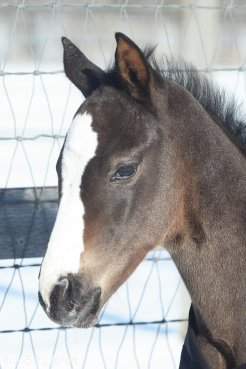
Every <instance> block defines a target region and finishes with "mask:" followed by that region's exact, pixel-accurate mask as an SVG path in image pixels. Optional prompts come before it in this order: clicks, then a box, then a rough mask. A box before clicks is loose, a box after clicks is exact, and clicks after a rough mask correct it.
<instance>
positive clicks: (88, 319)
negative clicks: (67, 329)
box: [72, 288, 101, 328]
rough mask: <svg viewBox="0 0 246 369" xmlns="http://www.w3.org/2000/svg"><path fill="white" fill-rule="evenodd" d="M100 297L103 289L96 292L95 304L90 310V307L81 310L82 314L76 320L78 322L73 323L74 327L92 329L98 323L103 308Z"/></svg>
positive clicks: (93, 303)
mask: <svg viewBox="0 0 246 369" xmlns="http://www.w3.org/2000/svg"><path fill="white" fill-rule="evenodd" d="M100 296H101V288H97V289H96V290H95V291H94V297H93V302H92V304H91V306H90V308H89V309H88V307H85V308H83V307H82V310H80V314H78V315H79V316H78V318H77V319H76V321H74V322H73V323H72V325H73V326H74V327H77V328H90V327H93V326H94V325H95V324H96V323H97V321H98V315H99V312H100V306H101V303H100ZM85 309H86V312H85Z"/></svg>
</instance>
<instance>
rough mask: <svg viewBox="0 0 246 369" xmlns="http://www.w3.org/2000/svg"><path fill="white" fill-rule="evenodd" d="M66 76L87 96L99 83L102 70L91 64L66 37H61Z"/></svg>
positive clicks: (101, 78) (101, 77)
mask: <svg viewBox="0 0 246 369" xmlns="http://www.w3.org/2000/svg"><path fill="white" fill-rule="evenodd" d="M62 44H63V48H64V54H63V64H64V70H65V73H66V76H67V77H68V78H69V79H70V81H72V82H73V83H74V84H75V86H76V87H78V89H79V90H80V91H81V92H82V94H83V95H84V96H85V97H87V96H89V95H90V94H91V93H92V92H93V91H94V90H95V89H96V88H97V87H98V86H100V85H101V83H102V80H103V76H104V72H103V71H102V70H101V69H100V68H99V67H97V66H96V65H95V64H93V63H92V62H91V61H90V60H89V59H87V58H86V56H85V55H84V54H83V53H82V52H81V51H80V50H79V49H78V48H77V46H75V45H74V44H73V43H72V42H71V41H70V40H69V39H68V38H66V37H62Z"/></svg>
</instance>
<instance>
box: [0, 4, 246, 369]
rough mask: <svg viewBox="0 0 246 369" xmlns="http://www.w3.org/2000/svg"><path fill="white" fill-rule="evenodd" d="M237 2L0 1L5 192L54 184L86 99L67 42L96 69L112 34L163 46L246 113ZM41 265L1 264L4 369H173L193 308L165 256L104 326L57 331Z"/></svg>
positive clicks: (0, 184) (133, 285) (0, 148)
mask: <svg viewBox="0 0 246 369" xmlns="http://www.w3.org/2000/svg"><path fill="white" fill-rule="evenodd" d="M242 3H243V2H242V1H229V0H228V1H222V0H213V1H212V0H208V1H201V0H197V1H185V0H182V1H181V0H180V1H178V0H177V1H175V2H174V1H157V0H156V1H148V0H146V1H135V2H134V1H107V2H103V1H99V0H98V1H96V0H95V1H87V2H85V1H77V2H76V1H74V2H73V1H52V2H51V1H48V0H47V1H35V0H30V1H24V0H23V1H18V0H16V1H14V0H13V1H9V2H6V1H2V0H0V40H1V42H0V153H1V160H0V188H2V189H4V188H16V187H35V186H41V187H43V186H44V187H45V186H56V184H57V179H56V173H55V163H56V160H57V157H58V154H59V151H60V148H61V145H62V142H63V139H64V135H65V134H66V131H67V129H68V127H69V124H70V122H71V120H72V117H73V115H74V113H75V111H76V110H77V108H78V106H79V105H80V104H81V102H82V101H83V97H82V96H81V94H80V92H79V91H77V90H76V88H75V87H73V86H72V85H71V84H70V83H69V81H68V80H67V79H66V78H65V76H64V74H63V67H62V46H61V42H60V38H61V36H63V35H66V36H67V37H69V38H71V40H72V41H73V42H75V43H76V44H77V45H81V49H82V50H83V51H84V52H85V53H86V55H87V56H88V57H89V58H91V59H92V60H93V61H94V62H95V63H97V64H98V65H99V66H101V67H105V66H106V65H109V64H110V62H112V56H113V52H114V48H115V41H114V36H113V35H114V32H115V31H122V32H125V33H126V34H127V35H128V36H130V37H132V38H133V39H134V40H135V41H136V42H137V43H138V44H139V45H140V46H141V45H142V46H143V45H145V44H149V43H152V44H158V46H157V50H156V51H157V55H159V56H160V55H172V56H174V57H180V56H181V57H183V58H185V59H186V60H189V61H192V62H193V63H194V64H195V65H196V66H197V67H198V68H199V69H200V70H203V71H205V72H206V73H207V75H208V78H211V79H213V80H214V81H215V82H216V83H217V84H218V85H219V86H221V87H224V88H225V89H226V91H227V92H228V94H229V95H234V96H236V98H237V99H238V101H239V103H241V107H242V110H243V111H245V107H244V104H243V103H244V101H245V60H246V38H245V19H246V7H245V4H242ZM0 206H1V199H0ZM0 237H1V234H0ZM149 259H151V261H150V260H149ZM40 262H41V259H37V258H36V259H21V260H0V368H1V369H12V368H21V369H26V368H40V369H44V368H60V369H63V368H64V369H65V368H76V369H77V368H92V369H100V368H103V369H105V368H110V369H111V368H120V369H121V368H122V369H123V368H124V369H125V368H129V369H133V368H138V369H139V368H141V369H145V368H146V369H147V368H154V369H159V368H160V369H161V368H167V369H169V368H170V369H172V368H177V367H178V362H179V357H180V350H181V348H182V342H183V339H184V335H185V330H186V322H180V320H181V321H182V320H185V319H187V315H188V309H189V304H190V302H189V297H188V294H187V291H186V289H185V287H184V285H183V282H182V281H181V280H180V277H179V274H178V272H177V270H176V268H175V265H174V264H173V262H172V261H171V260H170V258H169V256H168V254H167V253H166V252H165V251H156V252H154V253H151V254H150V255H148V257H147V260H145V261H143V262H142V264H141V265H140V266H139V267H138V268H137V270H136V272H135V273H134V274H133V275H132V277H131V278H130V279H129V281H128V282H127V283H126V284H124V285H123V286H122V287H121V288H120V289H119V291H118V292H117V293H116V294H115V295H114V296H113V297H112V298H111V300H110V301H109V303H108V305H107V307H106V308H105V309H104V311H103V312H102V315H101V319H100V324H101V325H104V324H105V325H106V326H105V327H103V326H101V327H97V328H94V329H88V330H82V329H68V330H60V329H57V328H58V327H57V326H56V325H55V324H53V323H51V322H50V321H49V320H48V318H47V317H46V316H45V314H44V313H43V311H42V309H41V308H40V306H39V304H38V301H37V290H38V272H39V266H38V265H39V264H40ZM14 264H15V265H21V268H13V265H14ZM164 319H165V320H166V321H169V323H168V324H158V321H162V320H164ZM129 321H133V322H147V323H150V322H155V323H153V324H137V325H128V324H127V323H128V322H129ZM117 323H120V324H122V325H117ZM111 324H112V326H111ZM114 324H116V325H114ZM26 327H28V329H29V331H28V330H26V331H23V330H24V329H25V328H26ZM9 331H11V332H9ZM13 331H15V332H13Z"/></svg>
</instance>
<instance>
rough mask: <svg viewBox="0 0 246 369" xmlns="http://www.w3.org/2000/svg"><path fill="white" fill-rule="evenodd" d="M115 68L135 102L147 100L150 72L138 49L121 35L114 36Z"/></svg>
mask: <svg viewBox="0 0 246 369" xmlns="http://www.w3.org/2000/svg"><path fill="white" fill-rule="evenodd" d="M115 38H116V42H117V48H116V51H115V67H116V71H117V73H118V75H119V76H120V78H121V80H122V81H123V83H124V84H125V85H126V87H127V88H128V90H129V92H130V94H131V95H132V96H133V97H134V98H135V99H137V100H140V101H146V100H147V99H148V98H149V82H150V70H149V66H148V63H147V60H146V58H145V56H144V55H143V53H142V51H141V50H140V49H139V47H138V46H137V45H136V44H135V43H134V42H133V41H132V40H130V39H129V38H128V37H127V36H125V35H124V34H123V33H116V34H115Z"/></svg>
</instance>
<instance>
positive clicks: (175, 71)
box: [145, 50, 246, 154]
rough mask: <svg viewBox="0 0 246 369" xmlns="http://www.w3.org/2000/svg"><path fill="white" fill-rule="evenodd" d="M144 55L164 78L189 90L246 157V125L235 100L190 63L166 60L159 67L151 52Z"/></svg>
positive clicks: (148, 51)
mask: <svg viewBox="0 0 246 369" xmlns="http://www.w3.org/2000/svg"><path fill="white" fill-rule="evenodd" d="M145 55H146V56H147V57H148V59H149V62H150V64H151V66H152V67H153V68H154V70H155V71H156V72H157V73H158V74H159V75H160V76H161V77H163V78H165V79H168V80H169V81H173V82H176V83H178V84H179V85H181V86H183V87H184V88H185V89H186V90H188V91H189V92H190V93H191V94H192V95H193V96H194V98H195V99H196V100H197V101H198V102H199V103H200V104H201V105H202V107H203V108H204V109H205V110H206V111H207V112H208V113H209V114H210V115H211V116H212V117H213V119H214V120H215V121H216V123H217V124H218V125H220V126H221V128H222V129H223V130H224V131H225V133H226V134H227V136H229V138H230V139H231V140H232V141H233V142H234V143H235V144H236V145H237V146H238V147H239V148H240V149H241V150H242V151H243V153H244V154H246V121H245V118H244V117H243V115H242V113H241V111H240V106H239V105H238V103H237V102H236V100H235V99H234V98H233V97H228V96H227V95H226V92H225V91H224V90H223V89H221V88H219V87H218V86H216V85H215V84H214V83H212V82H210V81H209V80H208V78H207V77H206V76H205V75H204V74H202V73H200V72H199V71H198V70H197V69H196V68H195V67H194V66H193V65H192V64H190V63H187V62H185V61H183V60H181V61H178V62H177V61H175V60H174V59H172V58H171V59H169V58H165V59H163V60H162V61H161V63H160V64H159V63H157V61H156V59H155V58H154V56H153V53H152V50H147V51H145Z"/></svg>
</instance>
